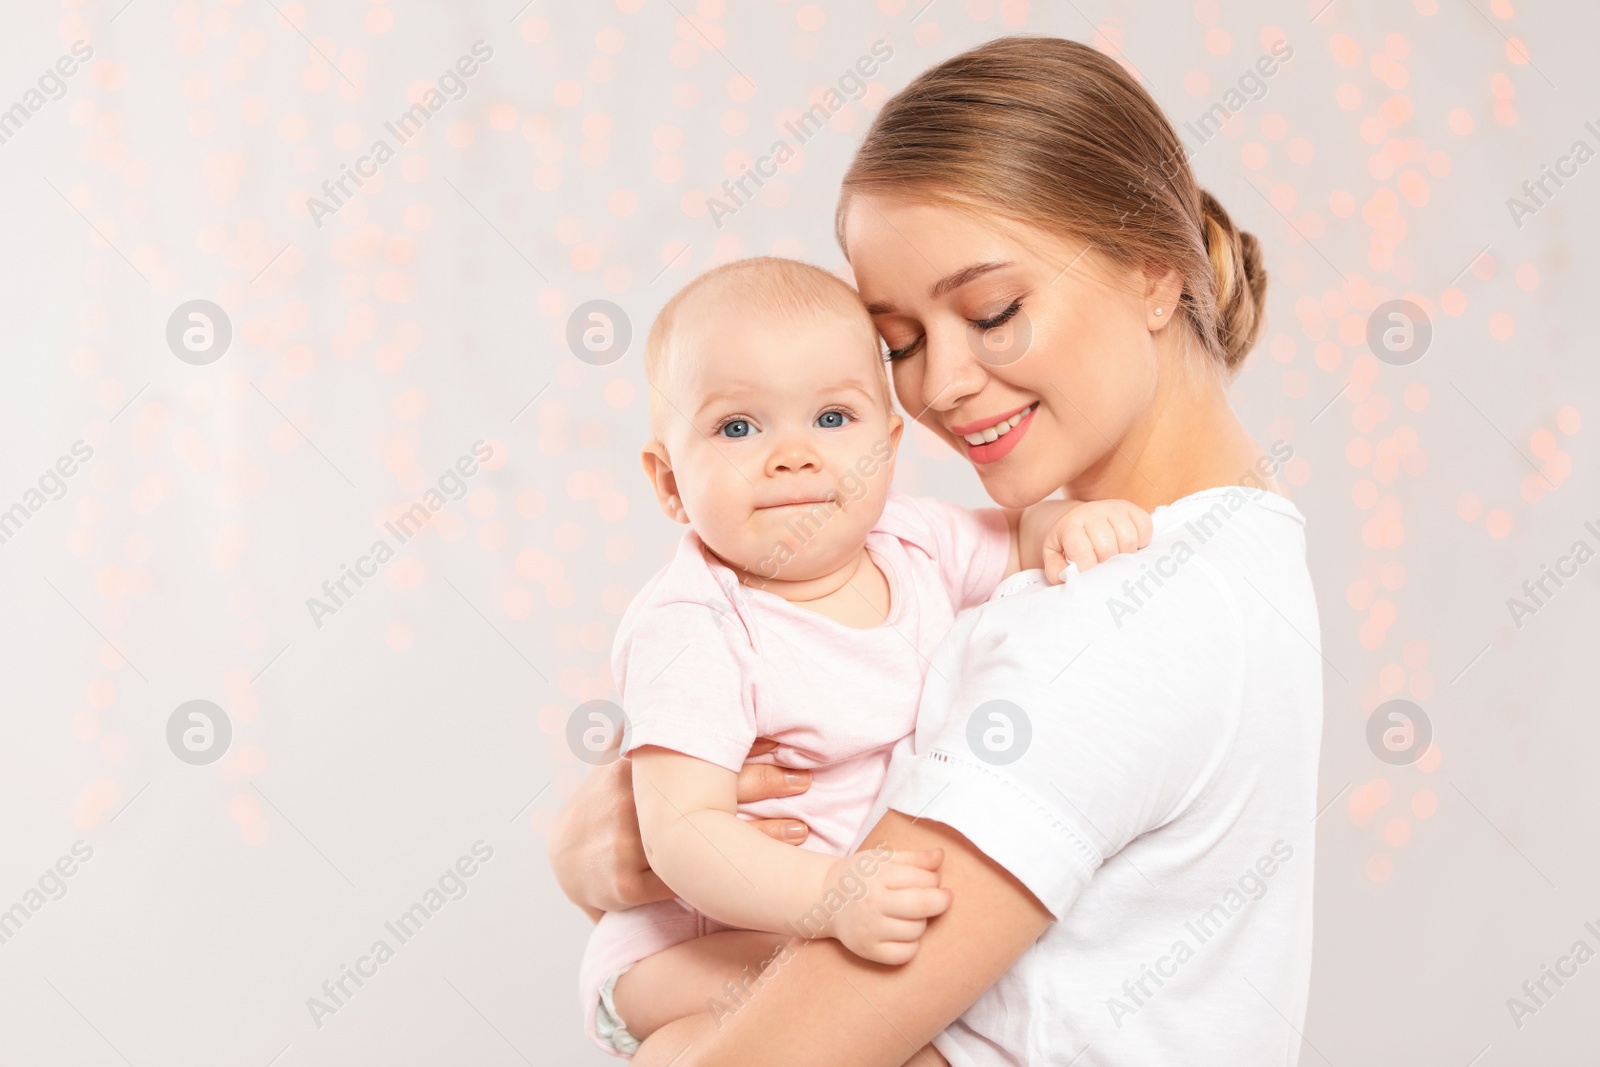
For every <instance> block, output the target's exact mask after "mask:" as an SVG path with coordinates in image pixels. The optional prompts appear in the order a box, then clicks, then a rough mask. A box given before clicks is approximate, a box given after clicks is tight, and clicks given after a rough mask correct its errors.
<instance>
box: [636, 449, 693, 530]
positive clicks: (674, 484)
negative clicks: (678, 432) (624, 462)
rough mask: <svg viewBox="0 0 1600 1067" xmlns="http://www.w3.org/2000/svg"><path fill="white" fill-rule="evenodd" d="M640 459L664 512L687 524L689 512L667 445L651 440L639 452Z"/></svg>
mask: <svg viewBox="0 0 1600 1067" xmlns="http://www.w3.org/2000/svg"><path fill="white" fill-rule="evenodd" d="M639 460H640V462H641V463H643V464H644V474H645V477H646V478H649V479H650V488H652V489H654V490H655V491H656V503H657V504H660V505H661V511H662V513H663V514H665V515H666V517H667V518H669V519H671V520H672V521H673V522H681V523H684V524H687V523H688V522H689V513H688V512H687V511H686V510H684V507H683V498H682V497H680V496H679V495H678V476H677V475H675V474H673V473H672V457H671V456H669V455H668V454H667V446H666V445H664V444H662V443H661V442H660V441H651V442H650V443H649V444H647V445H645V446H644V451H642V452H640V453H639Z"/></svg>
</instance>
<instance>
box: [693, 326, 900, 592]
mask: <svg viewBox="0 0 1600 1067" xmlns="http://www.w3.org/2000/svg"><path fill="white" fill-rule="evenodd" d="M680 345H681V347H679V349H678V353H677V354H676V355H675V356H674V357H673V359H672V361H671V366H669V367H668V368H667V369H666V380H665V381H664V382H662V383H661V389H662V392H663V393H664V394H665V396H666V397H667V398H668V399H670V400H671V402H672V404H673V405H674V407H676V408H677V411H676V412H671V413H669V415H668V418H669V420H670V423H669V428H668V429H667V430H666V431H665V432H664V434H663V436H664V437H665V438H666V442H665V443H666V444H667V447H668V451H669V453H670V456H671V463H672V471H673V475H674V476H675V479H676V482H677V489H678V494H679V497H680V498H681V502H682V506H683V510H684V512H686V513H687V518H688V521H689V522H690V523H691V524H692V525H693V526H694V529H695V532H696V533H698V534H699V535H700V537H701V539H702V540H703V541H705V543H706V544H707V545H708V546H709V547H710V548H711V550H712V551H713V552H715V553H716V554H717V555H718V556H719V557H720V558H721V559H722V560H724V561H725V562H727V563H728V564H730V565H731V566H733V567H735V568H737V569H738V570H741V571H743V572H745V573H746V574H748V575H753V576H755V577H757V578H764V579H778V580H780V581H781V580H804V579H808V578H815V577H818V576H820V575H824V574H828V573H830V572H831V571H833V570H836V569H838V568H839V567H841V566H844V565H845V564H847V563H848V562H850V560H851V559H852V558H853V557H854V555H855V554H856V553H858V552H859V551H860V549H861V546H862V544H863V543H864V542H865V540H866V536H867V532H868V531H869V530H871V529H872V527H873V526H874V525H875V524H876V523H877V521H878V518H879V516H880V515H881V514H882V512H883V505H884V500H885V498H886V497H887V496H888V493H889V485H890V482H891V481H892V479H893V476H894V456H895V449H896V446H897V445H898V444H899V440H900V432H901V429H902V423H901V419H900V416H899V415H896V414H894V413H893V412H892V411H890V409H889V398H888V396H887V389H886V387H885V386H884V385H883V384H882V379H880V377H879V374H878V369H877V367H876V366H875V365H874V361H876V360H880V359H881V358H882V357H881V356H880V355H879V354H878V348H877V339H876V337H875V336H874V335H873V334H871V333H870V332H869V331H868V330H866V329H864V328H863V326H862V324H861V323H860V322H859V320H858V321H855V322H852V321H851V320H850V319H848V318H845V317H843V316H836V315H828V314H824V313H818V314H815V315H812V316H808V317H807V318H806V319H805V320H804V321H802V322H799V323H795V322H781V323H780V322H775V321H773V320H772V319H771V318H770V317H769V316H767V315H759V316H758V315H754V314H750V315H745V314H740V313H738V312H726V311H722V310H720V309H719V311H718V312H717V313H715V314H712V315H708V316H705V321H704V322H701V323H695V324H692V325H691V324H685V327H684V329H683V335H682V340H681V342H680ZM680 413H681V414H680ZM686 420H687V421H686ZM756 584H759V583H756Z"/></svg>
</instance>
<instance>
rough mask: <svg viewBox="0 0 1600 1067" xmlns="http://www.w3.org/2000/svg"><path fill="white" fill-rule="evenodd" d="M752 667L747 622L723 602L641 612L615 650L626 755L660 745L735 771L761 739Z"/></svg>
mask: <svg viewBox="0 0 1600 1067" xmlns="http://www.w3.org/2000/svg"><path fill="white" fill-rule="evenodd" d="M753 666H754V664H753V657H752V655H751V651H750V645H749V641H748V638H747V636H746V634H745V631H744V627H743V624H742V623H741V621H740V620H739V618H738V616H737V615H735V614H733V613H732V612H731V611H729V610H727V605H726V604H725V603H715V602H708V603H706V604H702V603H696V602H691V601H675V602H671V603H666V604H658V605H653V606H651V607H648V608H646V609H644V610H642V611H640V612H639V613H637V615H635V616H633V617H632V618H630V619H629V620H628V626H627V628H626V629H625V630H623V631H622V632H620V633H619V634H618V640H617V643H616V647H615V649H614V650H613V653H612V672H613V675H614V676H615V678H616V680H617V689H618V692H619V694H620V696H621V698H622V710H623V714H624V715H625V716H626V717H627V725H626V728H625V730H624V735H623V744H622V753H623V755H627V754H628V753H630V752H632V751H633V750H634V749H636V748H638V747H640V746H641V745H659V746H660V747H662V748H667V749H671V750H672V751H674V752H681V753H683V754H684V755H686V756H694V757H695V758H697V759H703V760H706V761H707V762H710V763H715V764H717V765H718V766H719V767H724V768H727V769H728V770H731V771H737V770H738V769H739V768H740V767H741V766H743V764H744V761H745V759H746V757H747V756H748V755H749V752H750V745H751V744H752V743H753V742H754V741H755V738H756V716H755V700H754V682H753V680H752V678H753V670H752V668H753Z"/></svg>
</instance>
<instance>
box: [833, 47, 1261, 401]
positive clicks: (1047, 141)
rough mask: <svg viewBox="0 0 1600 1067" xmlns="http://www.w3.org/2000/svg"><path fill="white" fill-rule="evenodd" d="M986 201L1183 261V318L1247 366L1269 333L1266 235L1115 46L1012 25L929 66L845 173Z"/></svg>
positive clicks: (963, 200)
mask: <svg viewBox="0 0 1600 1067" xmlns="http://www.w3.org/2000/svg"><path fill="white" fill-rule="evenodd" d="M858 192H864V193H871V194H876V195H880V196H883V197H886V198H893V199H901V200H904V199H919V200H920V199H928V200H933V201H947V202H952V203H956V204H960V205H964V206H967V207H974V206H976V207H979V208H981V209H982V210H985V211H993V212H995V213H998V214H1001V215H1004V216H1006V217H1009V218H1012V219H1015V220H1017V221H1020V222H1023V223H1026V224H1029V225H1031V226H1035V227H1037V228H1039V229H1042V230H1045V231H1046V232H1051V233H1064V234H1072V235H1074V236H1076V237H1078V238H1081V239H1082V240H1084V241H1087V242H1089V243H1090V244H1091V245H1092V246H1093V247H1094V248H1096V249H1098V250H1099V251H1100V252H1101V253H1103V254H1104V255H1106V256H1108V257H1109V258H1110V259H1111V260H1112V261H1113V262H1115V263H1117V264H1119V265H1121V266H1124V267H1129V268H1156V269H1162V268H1166V267H1171V268H1174V269H1176V270H1177V271H1178V273H1179V274H1181V275H1182V277H1183V296H1182V298H1181V299H1180V301H1179V307H1178V309H1177V315H1178V317H1180V318H1181V319H1183V320H1184V321H1185V322H1186V323H1187V324H1188V326H1189V327H1190V329H1191V330H1192V331H1193V333H1194V335H1195V337H1197V338H1198V339H1199V341H1200V343H1201V344H1202V345H1203V346H1204V347H1205V349H1206V350H1207V351H1208V352H1209V353H1210V354H1211V355H1212V356H1214V357H1215V358H1216V359H1217V360H1218V361H1219V362H1220V363H1221V365H1222V366H1224V367H1225V368H1227V369H1228V371H1229V372H1232V371H1233V370H1234V369H1236V368H1237V367H1238V366H1239V364H1240V363H1241V362H1242V361H1243V360H1244V357H1245V355H1246V354H1247V353H1249V351H1250V348H1251V346H1252V345H1253V344H1255V340H1256V334H1257V332H1258V330H1259V328H1260V325H1261V312H1262V307H1263V303H1264V301H1265V298H1266V291H1267V275H1266V270H1265V268H1264V267H1263V265H1262V262H1261V245H1260V243H1259V242H1258V241H1257V240H1256V239H1255V237H1254V236H1252V235H1251V234H1248V233H1242V232H1240V231H1239V229H1238V228H1237V227H1235V226H1234V224H1233V220H1232V219H1230V218H1229V217H1228V213H1227V212H1226V211H1224V210H1223V209H1222V205H1221V204H1219V203H1217V201H1216V200H1215V199H1214V198H1213V197H1212V196H1211V194H1210V193H1207V192H1206V191H1205V190H1203V189H1201V188H1200V186H1199V185H1198V184H1196V182H1195V179H1194V172H1193V171H1192V170H1191V169H1190V168H1189V159H1188V152H1187V151H1186V150H1185V148H1184V146H1183V143H1182V142H1181V141H1179V140H1178V135H1177V133H1176V132H1175V131H1174V130H1173V128H1172V124H1171V123H1170V122H1168V121H1167V117H1166V116H1165V115H1164V114H1162V112H1161V108H1160V107H1159V106H1157V104H1156V102H1155V101H1154V100H1153V99H1151V97H1150V94H1149V93H1147V92H1145V90H1144V89H1143V88H1142V87H1141V86H1140V85H1139V83H1138V82H1136V81H1135V80H1134V79H1133V78H1132V76H1130V75H1129V74H1128V73H1127V72H1126V71H1125V70H1123V69H1122V67H1120V66H1119V65H1118V64H1117V63H1115V62H1114V61H1112V60H1111V59H1110V58H1108V57H1106V56H1105V55H1102V54H1101V53H1100V52H1098V51H1096V50H1095V49H1093V48H1090V47H1089V46H1087V45H1083V44H1079V43H1078V42H1076V41H1068V40H1063V39H1060V38H1055V37H1002V38H999V39H997V40H993V41H989V42H988V43H987V44H983V45H980V46H978V47H977V48H974V49H972V50H971V51H968V52H963V53H962V54H961V55H958V56H955V57H954V58H952V59H948V60H946V61H945V62H943V63H941V64H939V65H938V66H936V67H934V68H933V69H931V70H929V71H927V72H925V73H923V74H922V75H921V76H919V77H918V78H917V79H916V80H915V81H913V82H912V83H911V84H910V85H908V86H906V88H905V89H903V90H902V91H901V92H900V93H898V94H897V95H896V96H894V97H893V98H892V99H891V100H889V101H888V103H886V104H885V105H884V107H883V110H882V111H881V112H879V114H878V117H877V118H876V120H874V122H873V123H872V127H871V129H869V130H868V131H867V135H866V139H865V140H864V141H863V142H862V145H861V147H860V149H858V150H857V152H856V156H855V159H854V161H853V162H852V163H851V165H850V169H849V170H848V171H847V172H846V174H845V177H844V182H843V193H842V195H841V196H840V199H839V210H838V214H837V215H836V216H835V220H834V228H835V233H836V236H837V237H838V239H839V246H840V247H841V248H843V249H844V250H845V254H846V256H847V257H848V255H849V249H848V248H847V247H846V246H845V241H844V218H845V210H846V207H847V206H848V204H849V201H850V197H851V195H852V194H854V193H858Z"/></svg>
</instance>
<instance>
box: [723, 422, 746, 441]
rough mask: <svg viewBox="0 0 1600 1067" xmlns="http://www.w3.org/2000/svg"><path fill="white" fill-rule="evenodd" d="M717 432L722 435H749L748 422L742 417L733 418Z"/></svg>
mask: <svg viewBox="0 0 1600 1067" xmlns="http://www.w3.org/2000/svg"><path fill="white" fill-rule="evenodd" d="M717 432H718V433H720V434H721V435H722V436H724V437H749V436H750V423H749V422H747V421H746V420H744V419H734V420H733V421H732V422H729V423H726V424H724V425H723V426H722V427H721V428H720V429H719V430H717Z"/></svg>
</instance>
